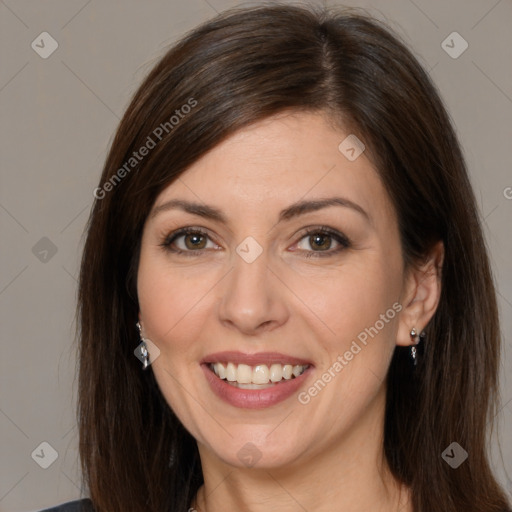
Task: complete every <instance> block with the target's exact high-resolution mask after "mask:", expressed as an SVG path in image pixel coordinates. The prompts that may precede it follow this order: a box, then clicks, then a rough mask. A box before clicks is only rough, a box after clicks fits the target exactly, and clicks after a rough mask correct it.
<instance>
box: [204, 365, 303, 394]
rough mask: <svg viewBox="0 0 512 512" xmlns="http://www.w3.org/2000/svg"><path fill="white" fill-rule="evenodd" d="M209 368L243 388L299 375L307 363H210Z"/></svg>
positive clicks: (260, 386)
mask: <svg viewBox="0 0 512 512" xmlns="http://www.w3.org/2000/svg"><path fill="white" fill-rule="evenodd" d="M210 368H211V369H212V370H213V371H214V372H215V375H217V377H219V378H220V379H223V380H227V381H228V382H231V383H233V385H235V386H237V387H240V388H244V389H262V387H269V386H268V385H270V386H271V385H273V384H272V383H276V382H280V381H282V380H290V379H292V378H294V377H299V376H300V375H302V374H303V373H304V371H305V370H306V369H307V368H309V365H298V364H297V365H291V364H284V365H283V364H278V363H275V364H272V365H270V368H269V367H268V366H267V365H266V364H258V365H256V366H249V365H247V364H239V365H235V364H234V363H227V364H223V363H211V364H210ZM269 383H270V384H269Z"/></svg>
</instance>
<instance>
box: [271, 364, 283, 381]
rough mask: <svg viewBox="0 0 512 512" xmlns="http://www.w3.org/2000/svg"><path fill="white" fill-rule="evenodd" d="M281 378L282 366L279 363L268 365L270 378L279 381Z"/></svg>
mask: <svg viewBox="0 0 512 512" xmlns="http://www.w3.org/2000/svg"><path fill="white" fill-rule="evenodd" d="M282 378H283V367H282V365H280V364H273V365H272V366H271V367H270V380H271V381H272V382H279V381H280V380H281V379H282Z"/></svg>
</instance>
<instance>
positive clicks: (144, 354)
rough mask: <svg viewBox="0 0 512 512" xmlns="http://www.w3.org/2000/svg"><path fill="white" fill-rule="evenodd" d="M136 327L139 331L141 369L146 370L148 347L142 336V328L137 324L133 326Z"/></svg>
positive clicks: (147, 365)
mask: <svg viewBox="0 0 512 512" xmlns="http://www.w3.org/2000/svg"><path fill="white" fill-rule="evenodd" d="M135 325H136V326H137V329H139V335H140V341H141V343H140V345H139V347H140V353H141V355H142V369H143V370H147V369H148V367H149V353H148V346H147V345H146V340H145V339H144V337H143V336H142V327H141V325H140V323H139V322H137V323H136V324H135Z"/></svg>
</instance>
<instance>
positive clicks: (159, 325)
mask: <svg viewBox="0 0 512 512" xmlns="http://www.w3.org/2000/svg"><path fill="white" fill-rule="evenodd" d="M214 284H215V279H214V276H211V273H208V272H203V273H201V275H199V274H198V275H197V276H194V275H189V276H188V277H183V274H180V273H178V272H177V271H176V270H172V269H171V268H170V267H169V266H167V265H165V263H162V261H161V259H160V258H155V257H151V256H150V255H146V254H144V252H143V253H142V254H141V261H140V265H139V271H138V282H137V290H138V298H139V305H140V313H141V317H142V319H143V323H144V328H145V333H146V336H147V337H148V338H150V339H151V340H152V341H154V342H155V343H156V344H157V345H158V346H159V348H160V350H161V351H162V352H168V353H170V352H172V353H173V355H176V354H177V353H183V354H185V351H186V353H187V355H189V356H190V355H192V354H193V351H194V344H193V341H194V340H197V339H200V338H201V336H200V333H201V331H202V326H203V324H204V317H205V315H206V309H207V304H208V301H207V299H208V291H209V290H210V289H211V288H212V286H214ZM171 360H172V359H171Z"/></svg>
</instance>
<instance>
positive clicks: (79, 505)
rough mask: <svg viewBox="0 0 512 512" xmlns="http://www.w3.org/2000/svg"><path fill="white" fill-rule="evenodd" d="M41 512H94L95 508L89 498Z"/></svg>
mask: <svg viewBox="0 0 512 512" xmlns="http://www.w3.org/2000/svg"><path fill="white" fill-rule="evenodd" d="M40 512H94V507H93V506H92V501H91V500H90V499H89V498H84V499H82V500H76V501H69V502H67V503H63V504H62V505H57V506H56V507H52V508H46V509H44V510H41V511H40Z"/></svg>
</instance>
